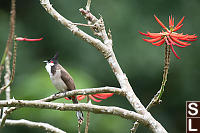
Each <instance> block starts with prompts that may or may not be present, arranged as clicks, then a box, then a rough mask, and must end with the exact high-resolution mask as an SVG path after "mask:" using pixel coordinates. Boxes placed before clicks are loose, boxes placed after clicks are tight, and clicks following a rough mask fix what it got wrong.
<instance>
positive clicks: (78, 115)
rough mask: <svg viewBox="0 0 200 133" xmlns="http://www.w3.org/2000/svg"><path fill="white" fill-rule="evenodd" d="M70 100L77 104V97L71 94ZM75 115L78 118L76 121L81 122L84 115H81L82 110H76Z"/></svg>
mask: <svg viewBox="0 0 200 133" xmlns="http://www.w3.org/2000/svg"><path fill="white" fill-rule="evenodd" d="M72 102H73V103H74V104H78V100H77V98H76V97H75V96H72ZM76 116H77V118H78V122H79V123H82V122H83V121H84V117H83V112H82V111H77V112H76Z"/></svg>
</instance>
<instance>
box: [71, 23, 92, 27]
mask: <svg viewBox="0 0 200 133" xmlns="http://www.w3.org/2000/svg"><path fill="white" fill-rule="evenodd" d="M73 24H74V25H77V26H85V27H95V26H94V25H90V24H81V23H73Z"/></svg>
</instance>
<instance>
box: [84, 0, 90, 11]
mask: <svg viewBox="0 0 200 133" xmlns="http://www.w3.org/2000/svg"><path fill="white" fill-rule="evenodd" d="M90 4H91V0H88V1H87V5H86V7H85V9H86V10H87V11H90Z"/></svg>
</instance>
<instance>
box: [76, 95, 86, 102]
mask: <svg viewBox="0 0 200 133" xmlns="http://www.w3.org/2000/svg"><path fill="white" fill-rule="evenodd" d="M85 97H86V95H78V96H77V97H76V98H77V99H78V100H79V101H81V100H83V99H84V98H85Z"/></svg>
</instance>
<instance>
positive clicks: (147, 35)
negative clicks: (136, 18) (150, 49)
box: [139, 31, 149, 37]
mask: <svg viewBox="0 0 200 133" xmlns="http://www.w3.org/2000/svg"><path fill="white" fill-rule="evenodd" d="M139 33H140V34H141V35H144V36H147V37H149V35H148V34H146V33H143V32H140V31H139Z"/></svg>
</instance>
